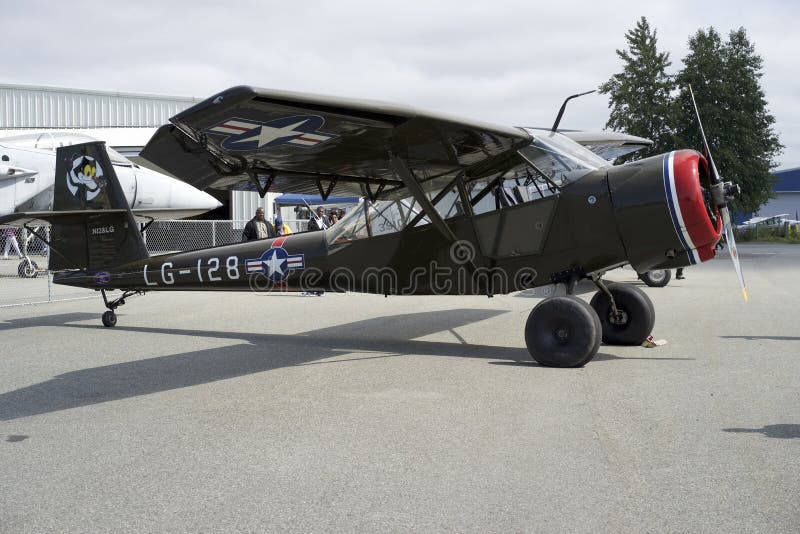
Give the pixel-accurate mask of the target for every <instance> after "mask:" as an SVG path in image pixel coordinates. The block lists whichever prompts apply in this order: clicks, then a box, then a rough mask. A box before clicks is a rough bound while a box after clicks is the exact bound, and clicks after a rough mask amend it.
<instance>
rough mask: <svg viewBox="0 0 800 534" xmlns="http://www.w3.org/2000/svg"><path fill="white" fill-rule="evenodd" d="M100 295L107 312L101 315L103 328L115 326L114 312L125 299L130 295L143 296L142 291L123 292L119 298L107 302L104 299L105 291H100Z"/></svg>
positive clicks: (115, 315) (115, 316) (115, 317)
mask: <svg viewBox="0 0 800 534" xmlns="http://www.w3.org/2000/svg"><path fill="white" fill-rule="evenodd" d="M100 293H102V295H103V302H105V304H106V308H108V311H107V312H105V313H103V318H102V320H103V326H106V327H109V328H111V327H113V326H116V325H117V314H116V313H115V312H114V310H116V309H117V308H119V307H120V306H122V305H123V304H125V299H126V298H128V297H130V296H132V295H144V291H123V292H122V295H121V296H120V297H119V298H116V299H114V300H111V301H109V300H108V298H107V297H106V290H105V289H101V290H100Z"/></svg>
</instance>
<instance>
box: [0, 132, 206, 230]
mask: <svg viewBox="0 0 800 534" xmlns="http://www.w3.org/2000/svg"><path fill="white" fill-rule="evenodd" d="M87 141H95V139H94V138H92V137H90V136H87V135H85V134H82V133H77V132H34V133H25V134H21V135H14V136H10V137H3V138H0V216H2V215H8V214H10V213H14V212H18V211H47V210H50V209H52V205H53V184H54V179H55V169H56V149H57V148H58V147H60V146H69V145H74V144H78V143H85V142H87ZM107 150H108V153H109V156H110V158H111V162H112V164H113V165H114V171H115V173H116V175H117V177H118V179H119V182H120V184H121V185H122V187H123V189H124V191H125V198H126V199H127V201H128V204H129V205H130V207H131V210H132V211H133V214H134V216H136V217H137V219H138V220H140V221H145V222H146V221H149V220H152V219H181V218H185V217H192V216H194V215H200V214H201V213H205V212H207V211H209V210H213V209H216V208H218V207H220V206H221V205H222V204H220V202H218V201H217V199H215V198H214V197H212V196H211V195H209V194H207V193H204V192H202V191H200V190H199V189H197V188H195V187H193V186H191V185H189V184H187V183H186V182H182V181H181V180H176V179H175V178H172V177H170V176H167V175H165V174H161V173H159V172H156V171H153V170H150V169H147V168H145V167H141V166H139V165H137V164H135V163H133V162H132V161H130V160H129V159H126V158H125V157H123V156H122V155H120V154H119V153H118V152H116V151H115V150H113V149H111V148H110V147H108V148H107Z"/></svg>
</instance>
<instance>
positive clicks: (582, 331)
mask: <svg viewBox="0 0 800 534" xmlns="http://www.w3.org/2000/svg"><path fill="white" fill-rule="evenodd" d="M601 336H602V334H601V330H600V319H599V318H598V317H597V314H596V313H595V311H594V310H593V309H592V308H591V306H589V305H588V304H587V303H586V302H584V301H582V300H581V299H579V298H577V297H573V296H566V297H550V298H548V299H546V300H543V301H542V302H540V303H539V304H538V305H537V306H536V307H535V308H533V310H531V313H530V315H529V316H528V322H527V323H525V344H526V345H527V346H528V352H530V353H531V356H532V357H533V359H534V360H536V361H537V362H539V363H540V364H542V365H546V366H548V367H580V366H582V365H584V364H586V363H587V362H588V361H589V360H591V359H592V358H594V355H595V354H597V349H599V348H600V339H601Z"/></svg>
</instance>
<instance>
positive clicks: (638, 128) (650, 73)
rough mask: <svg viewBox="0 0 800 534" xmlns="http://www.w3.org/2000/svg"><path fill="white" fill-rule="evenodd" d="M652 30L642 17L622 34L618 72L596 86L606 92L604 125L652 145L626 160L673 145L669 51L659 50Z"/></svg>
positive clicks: (658, 152)
mask: <svg viewBox="0 0 800 534" xmlns="http://www.w3.org/2000/svg"><path fill="white" fill-rule="evenodd" d="M656 33H657V32H656V30H655V29H651V28H650V24H649V23H648V22H647V19H646V18H645V17H642V18H641V19H639V21H638V22H637V23H636V27H635V28H634V29H632V30H628V31H627V32H626V33H625V39H626V40H627V41H628V49H627V50H617V56H618V57H619V58H620V59H621V60H622V62H623V68H622V72H620V73H618V74H614V75H613V76H612V77H611V78H610V79H609V80H608V81H607V82H605V83H604V84H602V85H601V86H600V93H602V94H607V95H609V108H610V110H611V111H610V115H609V118H608V122H607V123H606V128H610V129H612V130H616V131H621V132H625V133H628V134H631V135H638V136H640V137H646V138H648V139H651V140H652V141H653V146H652V147H650V148H649V149H647V150H643V151H641V152H638V153H636V154H633V155H631V156H629V157H628V158H627V159H628V160H631V159H638V158H642V157H647V156H652V155H654V154H660V153H662V152H666V151H668V150H672V149H673V148H674V141H673V130H672V127H671V124H672V123H673V119H672V115H673V113H674V108H673V101H672V97H671V92H672V91H673V88H674V83H673V80H672V77H671V76H670V75H668V74H667V68H668V67H669V66H670V65H671V64H672V63H671V62H670V60H669V53H666V52H659V51H658V47H657V38H656Z"/></svg>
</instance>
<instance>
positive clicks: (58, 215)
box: [0, 209, 128, 228]
mask: <svg viewBox="0 0 800 534" xmlns="http://www.w3.org/2000/svg"><path fill="white" fill-rule="evenodd" d="M113 213H120V214H126V213H128V210H124V209H116V210H70V211H27V212H20V213H10V214H8V215H2V216H0V226H13V227H17V228H22V227H24V226H29V227H36V226H49V225H51V224H57V223H71V222H79V221H83V220H84V219H85V218H86V217H87V216H89V215H106V214H113Z"/></svg>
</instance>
